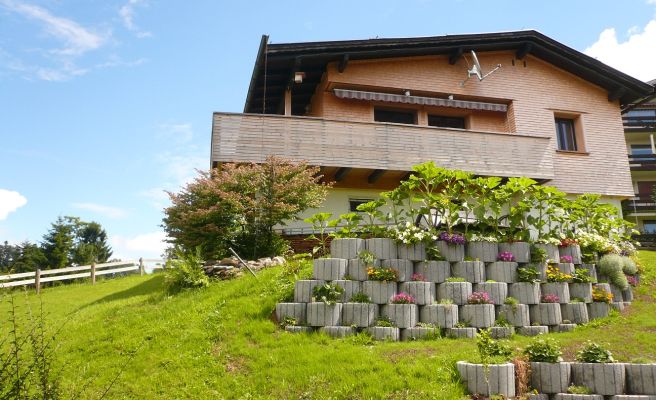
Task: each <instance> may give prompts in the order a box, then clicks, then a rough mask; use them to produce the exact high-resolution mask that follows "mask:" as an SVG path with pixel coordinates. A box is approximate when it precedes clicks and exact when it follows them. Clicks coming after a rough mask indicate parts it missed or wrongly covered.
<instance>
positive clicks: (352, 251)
mask: <svg viewBox="0 0 656 400" xmlns="http://www.w3.org/2000/svg"><path fill="white" fill-rule="evenodd" d="M364 249H365V244H364V239H358V238H344V239H340V238H336V239H333V240H332V241H331V242H330V257H332V258H345V259H353V258H358V254H360V252H361V251H362V250H364Z"/></svg>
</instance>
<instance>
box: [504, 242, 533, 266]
mask: <svg viewBox="0 0 656 400" xmlns="http://www.w3.org/2000/svg"><path fill="white" fill-rule="evenodd" d="M504 251H509V252H511V253H512V254H513V256H515V261H516V262H518V263H528V262H531V245H530V244H529V243H527V242H512V243H499V253H502V252H504Z"/></svg>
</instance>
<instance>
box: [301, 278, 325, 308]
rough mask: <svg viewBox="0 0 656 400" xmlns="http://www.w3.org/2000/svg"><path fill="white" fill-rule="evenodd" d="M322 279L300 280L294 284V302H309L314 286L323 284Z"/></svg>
mask: <svg viewBox="0 0 656 400" xmlns="http://www.w3.org/2000/svg"><path fill="white" fill-rule="evenodd" d="M325 283H326V281H323V280H300V281H296V283H295V284H294V303H309V302H311V301H312V290H313V289H314V287H315V286H320V285H323V284H325Z"/></svg>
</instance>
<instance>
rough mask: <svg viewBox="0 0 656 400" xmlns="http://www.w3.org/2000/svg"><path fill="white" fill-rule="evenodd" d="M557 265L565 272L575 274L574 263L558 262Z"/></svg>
mask: <svg viewBox="0 0 656 400" xmlns="http://www.w3.org/2000/svg"><path fill="white" fill-rule="evenodd" d="M556 266H557V267H558V270H559V271H560V272H562V273H563V274H567V275H574V271H575V268H574V264H573V263H558V264H556Z"/></svg>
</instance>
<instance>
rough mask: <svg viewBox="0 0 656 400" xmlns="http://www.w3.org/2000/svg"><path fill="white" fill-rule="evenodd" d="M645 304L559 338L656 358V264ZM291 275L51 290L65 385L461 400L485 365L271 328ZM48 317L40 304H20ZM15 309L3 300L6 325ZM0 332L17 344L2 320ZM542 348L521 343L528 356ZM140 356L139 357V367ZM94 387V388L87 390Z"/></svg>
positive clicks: (429, 349)
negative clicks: (460, 370)
mask: <svg viewBox="0 0 656 400" xmlns="http://www.w3.org/2000/svg"><path fill="white" fill-rule="evenodd" d="M642 257H643V260H644V262H645V264H646V265H647V273H646V274H645V275H644V282H645V285H643V286H642V287H641V288H640V289H639V291H638V293H639V295H638V300H637V301H635V302H634V304H633V306H632V307H631V309H630V310H629V311H628V312H625V313H624V314H623V315H620V316H615V317H611V318H608V319H606V320H604V321H602V322H601V323H594V324H592V325H590V326H586V327H581V328H579V329H577V330H576V331H575V332H573V333H565V334H557V335H554V336H555V337H557V338H558V339H559V340H560V342H561V343H562V344H563V345H564V346H565V347H566V350H567V351H566V354H568V355H570V356H571V354H573V352H574V350H575V348H576V347H577V346H578V345H579V344H580V343H581V342H583V341H585V340H588V339H592V340H595V341H599V342H604V343H607V344H609V346H610V348H611V350H613V352H614V353H615V355H616V356H617V358H619V359H620V360H630V359H632V358H635V357H643V358H644V357H646V358H651V359H656V334H655V333H656V295H654V292H653V289H654V288H655V285H656V253H654V252H643V253H642ZM279 274H280V270H279V269H271V270H266V271H263V272H262V273H261V275H260V278H259V279H255V278H253V277H250V276H244V277H243V278H241V279H238V280H235V281H229V282H218V283H215V284H213V285H212V286H211V287H210V288H209V289H206V290H203V291H193V292H185V293H181V294H178V295H175V296H167V295H166V294H165V293H164V290H163V288H162V285H163V279H162V276H161V275H155V276H147V277H139V276H132V277H128V278H122V279H116V280H111V281H103V282H101V283H99V284H98V285H96V286H95V287H92V286H90V285H85V284H80V285H74V286H63V287H57V288H52V289H46V290H44V291H43V294H42V300H43V306H44V309H45V311H46V313H47V314H48V322H49V324H50V326H52V327H62V326H63V327H62V330H61V332H60V333H59V348H58V351H57V354H58V359H59V361H60V362H61V363H62V365H63V366H64V367H63V383H64V387H65V389H66V390H67V391H68V392H69V393H71V392H76V391H78V390H83V394H82V396H81V397H82V398H98V396H99V394H100V393H101V392H102V390H103V388H105V387H107V386H108V384H109V382H110V381H111V380H112V379H113V378H114V376H115V375H116V373H117V372H118V371H119V370H120V369H121V367H122V365H124V364H126V363H127V365H126V366H125V369H124V371H123V373H122V375H121V378H120V380H119V382H118V383H117V384H116V385H115V386H114V387H113V388H112V390H111V392H110V393H109V396H108V397H109V398H140V399H155V398H158V399H159V398H171V399H173V398H208V397H210V396H212V397H214V398H244V399H251V398H390V399H403V398H412V399H421V398H440V399H458V398H461V397H462V395H463V391H462V388H461V387H460V386H459V385H458V384H457V383H454V380H453V379H452V375H451V374H452V365H453V363H454V362H455V361H456V360H461V359H476V346H475V342H474V341H472V340H451V339H438V340H433V341H424V342H413V343H376V344H373V345H372V344H370V343H367V341H366V339H364V338H362V337H360V338H349V339H343V340H334V339H330V338H328V337H325V336H322V335H298V334H297V335H293V334H288V333H285V332H281V331H280V330H278V329H277V328H276V326H275V325H274V323H273V322H272V321H271V320H270V315H271V312H272V310H273V308H274V306H275V303H276V302H277V300H278V298H279V297H280V295H281V290H282V289H280V288H279V286H278V285H277V284H276V281H277V280H276V278H277V276H278V275H279ZM17 302H18V303H19V304H20V307H21V310H25V307H26V303H30V304H32V306H33V307H34V308H36V307H38V298H37V297H36V296H34V295H31V294H29V295H27V296H24V295H22V294H19V295H17ZM7 309H8V302H7V299H6V298H3V299H2V301H1V303H0V315H2V316H5V315H6V311H7ZM0 333H2V337H5V336H6V334H7V333H8V326H7V324H6V319H4V318H3V319H2V325H0ZM529 340H530V339H528V338H524V337H516V338H515V339H513V341H512V344H513V345H514V346H516V347H520V346H522V345H524V344H526V343H527V342H528V341H529ZM131 355H133V358H132V359H130V357H131ZM84 385H88V386H87V387H86V388H83V386H84Z"/></svg>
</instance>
